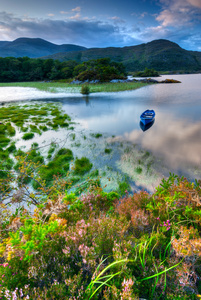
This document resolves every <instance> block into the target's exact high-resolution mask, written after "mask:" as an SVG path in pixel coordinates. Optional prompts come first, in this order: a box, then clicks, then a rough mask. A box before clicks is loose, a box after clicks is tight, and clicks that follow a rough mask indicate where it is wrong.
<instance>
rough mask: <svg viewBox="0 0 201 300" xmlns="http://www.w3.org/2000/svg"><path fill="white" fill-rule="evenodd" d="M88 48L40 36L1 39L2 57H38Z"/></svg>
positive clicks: (0, 50) (0, 51) (0, 55)
mask: <svg viewBox="0 0 201 300" xmlns="http://www.w3.org/2000/svg"><path fill="white" fill-rule="evenodd" d="M85 49H87V48H85V47H81V46H77V45H71V44H63V45H56V44H53V43H50V42H48V41H45V40H43V39H40V38H18V39H16V40H14V41H12V42H6V41H0V57H8V56H13V57H23V56H28V57H30V58H38V57H41V56H46V55H51V54H54V53H58V52H64V53H67V52H69V51H83V50H85Z"/></svg>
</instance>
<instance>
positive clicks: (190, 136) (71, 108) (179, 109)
mask: <svg viewBox="0 0 201 300" xmlns="http://www.w3.org/2000/svg"><path fill="white" fill-rule="evenodd" d="M163 78H174V79H177V80H180V81H181V83H178V84H156V85H151V86H147V87H144V88H141V89H138V90H135V91H128V92H118V93H110V94H106V93H105V94H96V95H90V96H89V97H88V99H87V98H73V97H70V98H68V99H63V100H62V103H63V108H64V110H65V111H66V112H68V113H69V112H70V113H72V114H73V115H74V116H75V119H76V120H77V121H78V122H80V123H81V124H82V125H83V126H84V127H85V128H87V129H91V130H93V131H97V132H107V133H109V134H111V135H116V136H119V137H122V138H123V139H125V140H129V141H131V142H133V143H135V144H139V145H141V146H142V147H143V148H144V149H147V150H149V151H151V152H153V154H154V155H160V157H161V158H162V159H163V160H164V162H165V163H167V165H168V167H169V168H170V170H171V171H175V172H177V173H182V172H183V171H184V169H185V173H188V172H189V170H188V168H190V167H192V166H194V167H195V168H196V169H197V173H198V171H199V170H201V74H198V75H169V76H163V77H160V78H158V80H162V79H163ZM146 109H154V110H155V112H156V118H155V123H154V124H153V126H152V127H151V128H150V129H149V130H147V131H145V132H143V131H142V130H141V128H140V126H139V120H140V114H141V113H142V112H143V111H144V110H146ZM197 173H196V174H197ZM189 175H190V174H189ZM191 175H192V176H193V174H191Z"/></svg>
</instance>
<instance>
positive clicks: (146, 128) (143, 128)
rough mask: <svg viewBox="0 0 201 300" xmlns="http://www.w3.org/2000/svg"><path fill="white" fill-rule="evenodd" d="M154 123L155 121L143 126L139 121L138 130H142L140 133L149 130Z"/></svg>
mask: <svg viewBox="0 0 201 300" xmlns="http://www.w3.org/2000/svg"><path fill="white" fill-rule="evenodd" d="M154 122H155V119H154V120H153V121H151V122H150V123H148V124H146V125H145V124H144V123H142V121H140V128H141V129H142V131H147V130H148V129H149V128H151V126H152V125H153V124H154Z"/></svg>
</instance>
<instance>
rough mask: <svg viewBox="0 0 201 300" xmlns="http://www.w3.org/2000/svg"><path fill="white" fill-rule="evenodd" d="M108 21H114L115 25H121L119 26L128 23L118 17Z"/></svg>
mask: <svg viewBox="0 0 201 300" xmlns="http://www.w3.org/2000/svg"><path fill="white" fill-rule="evenodd" d="M108 19H109V20H112V21H114V22H115V23H119V24H124V23H126V22H125V21H124V20H123V19H121V18H120V17H117V16H114V17H110V18H108Z"/></svg>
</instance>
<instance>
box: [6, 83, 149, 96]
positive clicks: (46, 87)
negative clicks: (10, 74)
mask: <svg viewBox="0 0 201 300" xmlns="http://www.w3.org/2000/svg"><path fill="white" fill-rule="evenodd" d="M147 85H148V84H147V83H141V82H117V83H111V82H109V83H93V84H88V86H89V88H90V93H97V92H120V91H128V90H135V89H138V88H141V87H143V86H147ZM7 86H16V87H31V88H36V89H38V90H41V91H46V92H51V93H58V92H63V93H64V92H67V93H75V92H78V93H79V92H81V86H82V85H80V84H70V83H64V82H11V83H0V87H7Z"/></svg>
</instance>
